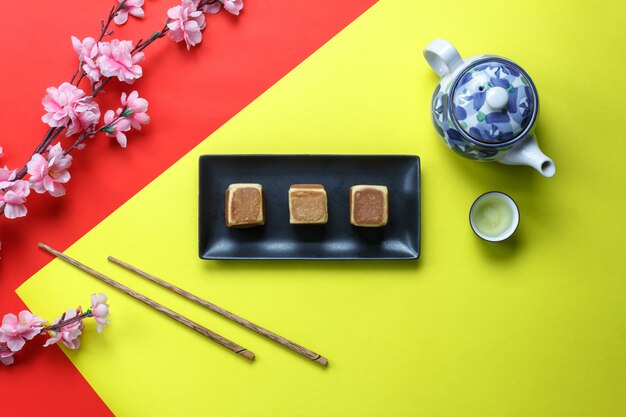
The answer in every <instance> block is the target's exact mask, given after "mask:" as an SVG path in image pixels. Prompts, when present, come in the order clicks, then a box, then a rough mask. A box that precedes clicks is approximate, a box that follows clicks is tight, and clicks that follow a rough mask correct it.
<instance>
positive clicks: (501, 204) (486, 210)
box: [470, 191, 519, 242]
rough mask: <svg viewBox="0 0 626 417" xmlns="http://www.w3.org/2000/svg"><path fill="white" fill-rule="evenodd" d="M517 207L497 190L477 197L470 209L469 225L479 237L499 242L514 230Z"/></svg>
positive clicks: (517, 219) (517, 212) (516, 220)
mask: <svg viewBox="0 0 626 417" xmlns="http://www.w3.org/2000/svg"><path fill="white" fill-rule="evenodd" d="M518 224H519V209H518V208H517V205H516V204H515V201H513V199H512V198H511V197H509V196H508V195H506V194H504V193H501V192H499V191H490V192H488V193H485V194H483V195H481V196H480V197H478V198H477V199H476V201H474V204H472V208H471V209H470V225H471V226H472V230H474V233H476V235H478V237H480V238H481V239H484V240H488V241H490V242H500V241H502V240H504V239H506V238H508V237H509V236H511V235H512V234H513V232H515V229H517V225H518Z"/></svg>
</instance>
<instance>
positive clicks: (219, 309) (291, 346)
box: [108, 256, 328, 366]
mask: <svg viewBox="0 0 626 417" xmlns="http://www.w3.org/2000/svg"><path fill="white" fill-rule="evenodd" d="M108 259H109V261H111V262H113V263H115V264H117V265H119V266H121V267H123V268H126V269H128V270H129V271H132V272H134V273H136V274H138V275H140V276H142V277H144V278H146V279H148V280H150V281H152V282H154V283H157V284H159V285H161V286H163V287H165V288H167V289H168V290H171V291H173V292H175V293H176V294H178V295H181V296H183V297H185V298H187V299H188V300H191V301H193V302H195V303H198V304H200V305H201V306H203V307H206V308H208V309H209V310H211V311H214V312H216V313H218V314H221V315H222V316H224V317H226V318H227V319H230V320H232V321H234V322H236V323H239V324H241V325H242V326H243V327H245V328H247V329H250V330H252V331H253V332H256V333H258V334H260V335H263V336H265V337H267V338H268V339H270V340H273V341H274V342H276V343H279V344H281V345H283V346H285V347H286V348H288V349H291V350H293V351H294V352H296V353H299V354H300V355H302V356H305V357H307V358H309V359H311V360H312V361H314V362H317V363H319V364H321V365H324V366H326V365H327V364H328V359H326V358H325V357H323V356H322V355H319V354H317V353H315V352H313V351H311V350H309V349H307V348H305V347H302V346H300V345H298V344H297V343H294V342H292V341H290V340H288V339H285V338H284V337H282V336H280V335H277V334H276V333H274V332H271V331H269V330H267V329H265V328H263V327H261V326H259V325H258V324H254V323H252V322H251V321H248V320H246V319H244V318H243V317H240V316H238V315H236V314H234V313H231V312H230V311H228V310H226V309H223V308H222V307H219V306H217V305H215V304H213V303H211V302H209V301H207V300H205V299H203V298H200V297H198V296H196V295H193V294H191V293H190V292H187V291H185V290H183V289H182V288H179V287H177V286H175V285H172V284H170V283H169V282H167V281H163V280H162V279H160V278H157V277H155V276H154V275H151V274H149V273H147V272H145V271H142V270H141V269H139V268H137V267H134V266H132V265H130V264H128V263H126V262H124V261H121V260H119V259H116V258H114V257H112V256H109V257H108Z"/></svg>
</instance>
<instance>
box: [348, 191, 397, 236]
mask: <svg viewBox="0 0 626 417" xmlns="http://www.w3.org/2000/svg"><path fill="white" fill-rule="evenodd" d="M387 200H388V192H387V187H385V186H384V185H355V186H353V187H350V223H352V224H353V225H355V226H363V227H380V226H385V225H386V224H387V217H388V216H389V210H388V203H387Z"/></svg>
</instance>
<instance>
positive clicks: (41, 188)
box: [27, 143, 72, 197]
mask: <svg viewBox="0 0 626 417" xmlns="http://www.w3.org/2000/svg"><path fill="white" fill-rule="evenodd" d="M70 166H72V156H71V155H63V149H62V148H61V143H57V144H56V145H54V146H53V147H52V148H51V149H50V151H49V152H48V157H47V158H44V156H43V155H41V154H39V153H36V154H34V155H33V156H32V158H31V160H30V161H29V162H28V164H27V167H28V173H29V174H30V178H29V179H28V181H29V182H30V183H31V187H32V188H33V190H35V191H36V192H38V193H39V194H41V193H45V192H46V191H47V192H49V193H50V195H52V196H53V197H60V196H62V195H65V187H63V185H62V184H65V183H66V182H68V181H69V180H70V173H69V172H68V171H67V169H68V168H69V167H70Z"/></svg>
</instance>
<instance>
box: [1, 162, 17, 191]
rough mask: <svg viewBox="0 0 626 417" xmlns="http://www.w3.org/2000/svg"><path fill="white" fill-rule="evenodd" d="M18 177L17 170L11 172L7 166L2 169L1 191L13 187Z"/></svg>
mask: <svg viewBox="0 0 626 417" xmlns="http://www.w3.org/2000/svg"><path fill="white" fill-rule="evenodd" d="M16 175H17V170H15V169H13V170H10V169H9V168H7V167H6V165H5V167H4V168H0V190H2V189H3V188H8V187H10V186H12V185H13V180H14V179H15V176H16Z"/></svg>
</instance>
